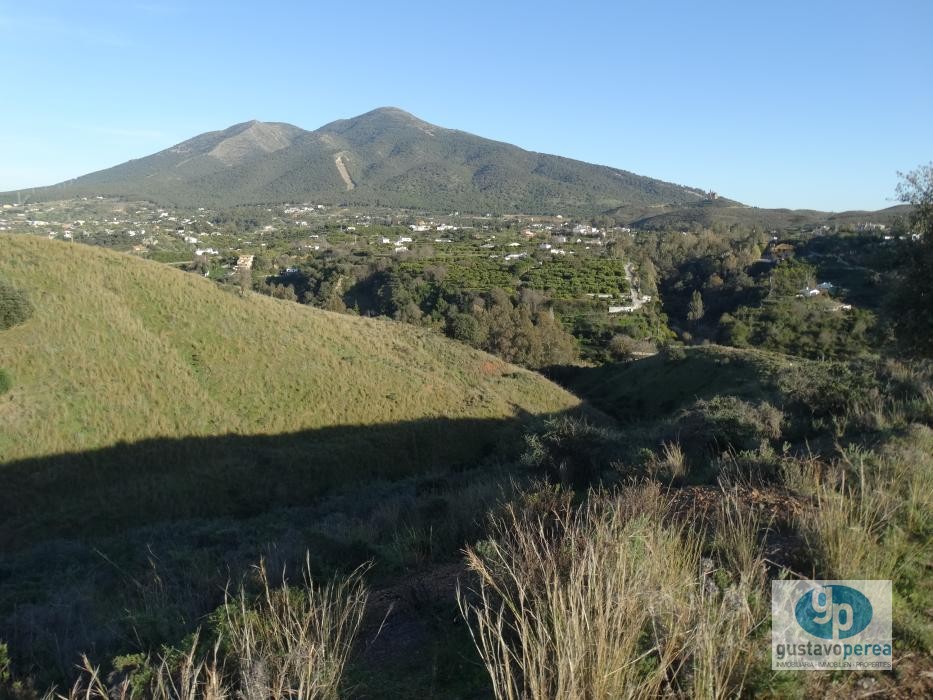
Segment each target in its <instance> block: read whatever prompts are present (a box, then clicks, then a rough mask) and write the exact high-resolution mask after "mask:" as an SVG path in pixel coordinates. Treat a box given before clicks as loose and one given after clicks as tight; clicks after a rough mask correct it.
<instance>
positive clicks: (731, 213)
mask: <svg viewBox="0 0 933 700" xmlns="http://www.w3.org/2000/svg"><path fill="white" fill-rule="evenodd" d="M908 212H909V207H906V206H903V205H899V206H893V207H888V208H886V209H880V210H878V211H844V212H826V211H817V210H815V209H763V208H760V207H750V206H747V205H744V204H740V203H739V202H734V201H732V200H729V199H717V200H703V201H701V202H694V203H688V204H684V205H679V206H678V205H669V204H656V205H652V206H628V205H626V206H622V207H618V208H616V209H613V210H612V211H609V212H606V213H607V215H609V216H611V217H613V218H614V219H615V220H616V222H617V223H619V224H620V225H623V226H631V227H633V228H639V229H644V230H652V231H669V230H672V229H674V230H676V229H693V228H699V227H705V228H713V227H715V226H725V227H730V226H742V227H750V226H760V227H762V228H764V229H768V230H770V229H779V230H784V229H791V228H798V227H814V226H822V225H827V226H836V225H838V226H852V225H855V224H860V223H865V222H873V223H880V224H887V225H890V224H892V223H893V222H894V221H895V219H897V218H898V217H901V218H906V216H907V213H908Z"/></svg>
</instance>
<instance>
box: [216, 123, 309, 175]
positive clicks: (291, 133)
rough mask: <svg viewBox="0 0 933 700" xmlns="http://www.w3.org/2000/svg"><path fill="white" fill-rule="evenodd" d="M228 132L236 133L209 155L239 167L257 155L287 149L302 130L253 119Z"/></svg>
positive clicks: (226, 163)
mask: <svg viewBox="0 0 933 700" xmlns="http://www.w3.org/2000/svg"><path fill="white" fill-rule="evenodd" d="M237 126H238V127H242V128H237V127H233V128H232V129H228V131H234V133H233V134H232V135H231V136H229V137H227V138H225V139H223V140H221V141H220V142H219V143H218V144H217V145H216V146H214V148H212V149H211V150H210V152H209V153H208V155H211V156H213V157H215V158H217V159H218V160H219V161H221V162H222V163H224V164H225V165H238V164H240V163H242V162H244V161H246V160H249V159H250V158H253V157H255V156H257V155H263V154H266V153H274V152H275V151H280V150H282V149H283V148H287V147H288V146H290V145H291V143H292V141H294V139H295V137H296V136H297V135H298V134H300V133H302V130H301V129H299V128H298V127H297V126H292V125H291V124H284V123H281V122H261V121H258V120H256V119H253V120H251V121H248V122H244V123H243V124H239V125H237Z"/></svg>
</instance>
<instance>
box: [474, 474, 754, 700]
mask: <svg viewBox="0 0 933 700" xmlns="http://www.w3.org/2000/svg"><path fill="white" fill-rule="evenodd" d="M702 549H703V537H702V533H698V532H696V531H694V530H693V529H691V528H689V527H687V526H685V525H681V524H678V523H677V521H676V518H674V517H673V513H672V508H671V504H670V502H669V501H667V499H666V498H665V497H664V496H663V495H662V494H661V491H660V489H659V488H658V487H657V486H642V487H635V488H630V489H627V490H626V491H624V492H622V493H621V494H619V495H614V496H610V495H607V494H591V496H590V498H589V500H588V502H587V503H586V504H584V505H582V506H581V507H579V508H578V509H572V508H566V509H562V510H558V511H555V512H552V513H550V514H548V515H547V517H545V516H542V515H541V513H540V512H534V513H532V514H530V515H529V514H528V513H526V512H524V511H522V510H520V509H518V508H515V507H513V508H510V509H507V510H506V512H505V515H503V516H500V517H498V518H497V519H495V520H494V522H493V523H492V538H491V539H490V540H489V541H487V542H484V543H482V545H481V546H478V547H477V548H470V549H468V550H467V551H466V556H467V561H468V564H469V566H470V568H471V569H472V571H473V572H475V573H476V575H477V577H478V584H477V586H476V588H475V589H474V590H472V591H458V601H459V604H460V609H461V612H462V614H463V616H464V617H465V618H466V620H467V622H468V624H469V626H470V630H471V633H472V635H473V639H474V642H475V644H476V647H477V649H478V651H479V653H480V656H481V657H482V659H483V662H484V664H485V666H486V669H487V672H488V674H489V677H490V679H491V681H492V686H493V692H494V694H495V697H496V698H500V699H509V700H513V699H518V698H529V699H540V700H544V699H545V698H568V699H574V698H628V697H652V696H657V695H663V694H667V693H676V694H685V695H698V696H704V697H725V696H729V695H732V694H734V693H737V692H739V691H740V690H741V688H742V685H743V683H744V677H745V672H746V670H747V667H748V663H749V659H750V658H751V656H752V654H751V651H752V648H753V646H754V644H755V643H756V642H755V640H754V639H753V631H754V630H756V629H757V628H758V626H759V625H760V623H761V621H762V606H761V604H760V600H761V598H762V595H761V591H760V590H758V589H760V587H761V581H762V579H761V577H760V576H750V575H749V576H744V577H743V576H741V575H735V576H734V577H733V578H734V579H735V580H736V581H738V583H736V584H733V585H731V586H729V587H728V588H727V589H726V590H722V589H720V588H719V587H718V586H717V585H716V583H715V582H714V580H713V576H712V574H713V568H714V567H710V566H708V565H707V566H704V560H703V558H702V556H701V553H702ZM758 564H760V562H753V563H752V564H750V565H749V568H750V569H751V570H756V571H758V570H761V567H760V566H757V565H758ZM756 567H757V568H756Z"/></svg>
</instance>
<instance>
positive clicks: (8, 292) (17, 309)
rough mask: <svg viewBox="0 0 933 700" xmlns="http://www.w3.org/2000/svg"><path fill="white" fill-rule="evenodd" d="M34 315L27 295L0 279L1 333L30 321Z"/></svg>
mask: <svg viewBox="0 0 933 700" xmlns="http://www.w3.org/2000/svg"><path fill="white" fill-rule="evenodd" d="M32 313H33V307H32V303H31V302H30V301H29V298H28V297H27V296H26V293H25V292H24V291H23V290H21V289H19V288H17V287H14V286H13V285H11V284H9V283H8V282H6V281H4V280H2V279H0V331H2V330H6V329H7V328H12V327H13V326H16V325H19V324H20V323H23V322H24V321H26V320H28V319H29V318H30V317H31V316H32Z"/></svg>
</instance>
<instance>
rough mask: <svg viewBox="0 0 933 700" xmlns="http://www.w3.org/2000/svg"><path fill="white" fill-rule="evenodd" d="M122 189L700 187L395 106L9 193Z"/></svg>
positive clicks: (243, 134)
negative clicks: (532, 146)
mask: <svg viewBox="0 0 933 700" xmlns="http://www.w3.org/2000/svg"><path fill="white" fill-rule="evenodd" d="M96 195H112V196H127V197H137V198H144V199H151V200H153V201H156V202H158V203H160V204H175V205H181V206H194V205H198V206H217V207H224V206H232V205H239V204H256V203H279V202H286V201H294V202H301V201H314V202H325V203H332V204H337V203H348V204H353V205H360V206H367V205H368V206H373V205H383V206H392V207H410V208H421V209H429V210H434V211H452V210H460V211H465V212H476V213H485V212H501V213H510V212H521V213H527V214H556V213H563V214H596V213H600V212H604V211H607V210H610V209H614V208H617V207H620V206H623V205H628V206H650V205H658V204H667V205H679V204H685V203H692V202H696V201H697V200H698V199H700V198H702V196H703V193H702V192H701V191H700V190H696V189H692V188H687V187H681V186H679V185H674V184H671V183H667V182H662V181H660V180H655V179H652V178H649V177H643V176H640V175H635V174H633V173H630V172H627V171H624V170H619V169H615V168H609V167H605V166H601V165H591V164H589V163H583V162H581V161H576V160H572V159H569V158H562V157H559V156H554V155H546V154H541V153H533V152H529V151H525V150H523V149H521V148H518V147H516V146H512V145H509V144H506V143H501V142H498V141H491V140H489V139H485V138H481V137H479V136H474V135H472V134H468V133H466V132H463V131H457V130H454V129H445V128H442V127H439V126H435V125H433V124H428V123H427V122H424V121H421V120H420V119H418V118H417V117H414V116H413V115H411V114H408V113H407V112H404V111H402V110H400V109H395V108H382V109H377V110H374V111H372V112H368V113H366V114H363V115H360V116H358V117H355V118H353V119H342V120H338V121H335V122H333V123H331V124H327V125H326V126H323V127H321V128H320V129H318V130H316V131H305V130H303V129H299V128H298V127H295V126H291V125H289V124H279V123H262V122H256V121H252V122H247V123H243V124H237V125H234V126H231V127H230V128H228V129H225V130H223V131H215V132H210V133H207V134H202V135H200V136H197V137H195V138H193V139H190V140H188V141H185V142H183V143H180V144H177V145H175V146H173V147H171V148H168V149H166V150H164V151H160V152H159V153H156V154H154V155H150V156H147V157H145V158H140V159H137V160H131V161H129V162H127V163H123V164H122V165H118V166H116V167H113V168H109V169H107V170H102V171H99V172H95V173H91V174H89V175H85V176H83V177H79V178H76V179H74V180H68V181H66V182H63V183H59V184H58V185H54V186H51V187H44V188H37V189H32V190H23V191H21V192H8V193H4V194H0V201H3V202H8V201H17V200H18V199H23V198H29V199H30V200H31V201H35V200H49V199H64V198H69V197H75V196H96Z"/></svg>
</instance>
